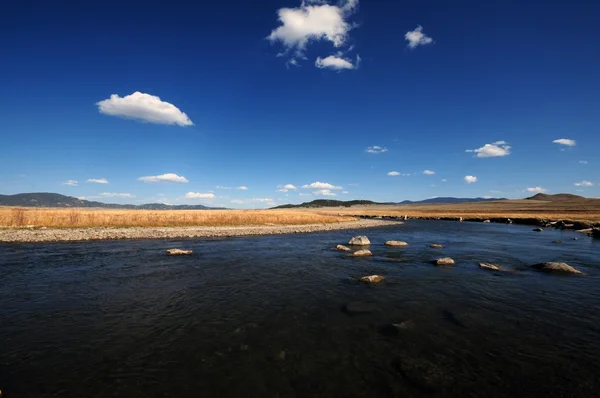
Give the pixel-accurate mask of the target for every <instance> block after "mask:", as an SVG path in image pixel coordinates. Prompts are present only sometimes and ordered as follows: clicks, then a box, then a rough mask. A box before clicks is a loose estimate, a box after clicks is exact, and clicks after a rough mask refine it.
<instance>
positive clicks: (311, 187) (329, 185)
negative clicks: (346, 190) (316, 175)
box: [302, 181, 343, 189]
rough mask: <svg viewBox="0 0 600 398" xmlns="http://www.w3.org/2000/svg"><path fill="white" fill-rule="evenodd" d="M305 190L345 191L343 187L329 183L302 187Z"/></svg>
mask: <svg viewBox="0 0 600 398" xmlns="http://www.w3.org/2000/svg"><path fill="white" fill-rule="evenodd" d="M302 188H304V189H343V188H342V187H339V186H335V185H332V184H329V183H327V182H319V181H317V182H313V183H312V184H305V185H302Z"/></svg>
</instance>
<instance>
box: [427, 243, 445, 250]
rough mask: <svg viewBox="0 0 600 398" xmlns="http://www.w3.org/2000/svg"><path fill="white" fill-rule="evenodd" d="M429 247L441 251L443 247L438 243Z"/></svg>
mask: <svg viewBox="0 0 600 398" xmlns="http://www.w3.org/2000/svg"><path fill="white" fill-rule="evenodd" d="M429 247H431V248H432V249H443V248H444V246H442V245H440V244H439V243H432V244H431V245H430V246H429Z"/></svg>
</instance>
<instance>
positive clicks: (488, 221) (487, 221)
mask: <svg viewBox="0 0 600 398" xmlns="http://www.w3.org/2000/svg"><path fill="white" fill-rule="evenodd" d="M482 222H484V223H486V224H487V223H491V221H490V220H483V221H482Z"/></svg>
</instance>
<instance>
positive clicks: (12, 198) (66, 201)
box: [0, 192, 224, 210]
mask: <svg viewBox="0 0 600 398" xmlns="http://www.w3.org/2000/svg"><path fill="white" fill-rule="evenodd" d="M0 206H18V207H88V208H90V207H94V208H103V209H132V210H135V209H141V210H216V209H219V210H223V209H224V208H222V207H220V208H217V207H207V206H203V205H176V206H173V205H167V204H164V203H148V204H143V205H120V204H114V203H102V202H95V201H90V200H83V199H78V198H74V197H72V196H66V195H61V194H58V193H49V192H35V193H19V194H16V195H0Z"/></svg>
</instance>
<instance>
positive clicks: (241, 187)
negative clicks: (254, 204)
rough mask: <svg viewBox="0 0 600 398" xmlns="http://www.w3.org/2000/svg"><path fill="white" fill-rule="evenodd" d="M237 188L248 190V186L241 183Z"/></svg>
mask: <svg viewBox="0 0 600 398" xmlns="http://www.w3.org/2000/svg"><path fill="white" fill-rule="evenodd" d="M236 189H238V190H240V191H247V190H248V187H247V186H245V185H240V186H239V187H237V188H236Z"/></svg>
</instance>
